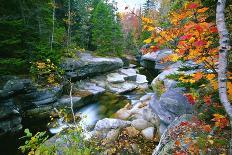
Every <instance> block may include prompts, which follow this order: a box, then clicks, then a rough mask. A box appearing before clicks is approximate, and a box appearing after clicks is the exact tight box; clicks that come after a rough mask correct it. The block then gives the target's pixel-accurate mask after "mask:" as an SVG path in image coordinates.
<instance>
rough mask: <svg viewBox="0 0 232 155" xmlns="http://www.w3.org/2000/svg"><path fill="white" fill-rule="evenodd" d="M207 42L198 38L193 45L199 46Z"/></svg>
mask: <svg viewBox="0 0 232 155" xmlns="http://www.w3.org/2000/svg"><path fill="white" fill-rule="evenodd" d="M205 44H206V43H205V41H203V40H198V41H196V42H195V43H194V44H193V45H194V46H196V47H197V46H204V45H205Z"/></svg>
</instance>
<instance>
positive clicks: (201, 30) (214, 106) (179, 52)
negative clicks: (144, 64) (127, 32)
mask: <svg viewBox="0 0 232 155" xmlns="http://www.w3.org/2000/svg"><path fill="white" fill-rule="evenodd" d="M208 11H209V8H207V7H204V6H203V5H202V4H201V2H200V1H199V0H198V1H188V2H186V3H185V4H184V5H183V6H182V7H181V8H180V9H178V10H172V11H171V12H170V13H169V14H168V22H166V23H165V24H162V23H160V24H157V22H154V21H153V20H151V19H149V18H146V17H144V18H143V23H144V27H143V29H144V30H146V31H150V32H151V33H152V35H151V36H150V37H149V38H147V39H146V40H144V43H146V44H150V45H151V46H150V48H149V49H147V50H146V51H145V52H144V54H146V53H147V52H156V51H157V50H159V49H162V48H170V49H173V54H172V55H170V56H167V57H165V58H164V60H163V61H164V62H165V61H173V62H177V61H182V62H191V63H193V64H195V66H198V67H197V68H195V69H190V70H193V72H192V73H189V74H185V73H184V72H183V73H182V72H181V71H180V72H179V73H178V75H173V76H170V77H169V78H172V79H174V80H176V81H178V84H179V86H181V87H182V86H183V87H185V88H187V92H186V94H184V95H185V97H186V98H187V99H188V101H189V103H190V104H191V105H193V106H194V107H195V108H196V112H195V113H196V114H195V115H196V116H197V117H198V118H197V119H195V120H193V121H190V122H181V124H180V125H179V126H178V127H177V128H176V129H173V131H172V133H171V134H172V136H174V137H175V138H173V139H174V140H175V145H176V150H175V152H174V154H176V155H182V154H189V153H190V154H199V152H202V151H203V153H209V152H208V151H209V150H210V149H212V150H213V149H215V148H219V147H221V149H218V151H219V152H218V153H222V152H226V151H225V150H226V148H225V147H224V146H225V145H226V144H225V145H224V144H222V143H220V142H219V141H220V140H221V141H225V139H224V138H223V134H221V133H220V132H221V131H222V130H224V131H228V128H229V119H228V118H227V116H226V115H225V112H224V109H223V108H222V106H220V101H219V98H218V80H217V70H218V55H219V51H218V46H219V45H218V31H217V28H216V24H215V21H213V20H210V18H209V13H208ZM163 25H165V26H163ZM228 75H229V76H228V77H229V80H228V83H227V85H228V96H229V99H230V100H232V83H231V81H232V73H230V72H228ZM196 120H197V121H196ZM190 131H191V132H190ZM182 132H185V133H182ZM186 132H187V133H189V134H190V133H192V132H195V133H196V135H194V136H193V135H188V134H186ZM212 133H214V134H213V135H214V136H212ZM198 136H199V137H198ZM227 136H229V135H227ZM216 141H217V142H216ZM203 144H204V145H203ZM222 145H224V146H223V147H222ZM185 146H188V147H185ZM183 150H184V151H183ZM200 150H201V151H200Z"/></svg>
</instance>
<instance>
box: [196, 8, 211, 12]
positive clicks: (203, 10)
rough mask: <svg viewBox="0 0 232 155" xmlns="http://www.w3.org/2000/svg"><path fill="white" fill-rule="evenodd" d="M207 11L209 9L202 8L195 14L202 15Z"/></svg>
mask: <svg viewBox="0 0 232 155" xmlns="http://www.w3.org/2000/svg"><path fill="white" fill-rule="evenodd" d="M208 9H209V8H207V7H204V8H201V9H198V10H197V12H198V13H204V12H206V11H207V10H208Z"/></svg>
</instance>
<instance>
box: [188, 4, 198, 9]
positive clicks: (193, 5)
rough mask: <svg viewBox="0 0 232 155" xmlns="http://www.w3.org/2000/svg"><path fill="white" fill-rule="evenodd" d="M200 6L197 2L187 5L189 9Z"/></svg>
mask: <svg viewBox="0 0 232 155" xmlns="http://www.w3.org/2000/svg"><path fill="white" fill-rule="evenodd" d="M198 7H199V5H198V4H197V3H189V4H188V5H187V9H196V8H198Z"/></svg>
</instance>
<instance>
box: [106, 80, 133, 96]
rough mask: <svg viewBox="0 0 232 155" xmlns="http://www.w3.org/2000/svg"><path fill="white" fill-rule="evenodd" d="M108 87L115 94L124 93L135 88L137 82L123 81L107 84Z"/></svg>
mask: <svg viewBox="0 0 232 155" xmlns="http://www.w3.org/2000/svg"><path fill="white" fill-rule="evenodd" d="M107 87H108V89H109V90H110V91H111V92H113V93H116V94H124V93H127V92H130V91H133V90H135V89H136V88H137V84H136V83H133V82H124V83H118V84H108V85H107Z"/></svg>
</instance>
